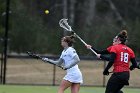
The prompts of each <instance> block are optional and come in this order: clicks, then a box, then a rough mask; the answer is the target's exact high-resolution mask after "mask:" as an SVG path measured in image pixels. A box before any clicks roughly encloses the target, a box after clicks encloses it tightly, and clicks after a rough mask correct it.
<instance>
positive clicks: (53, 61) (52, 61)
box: [42, 58, 63, 66]
mask: <svg viewBox="0 0 140 93" xmlns="http://www.w3.org/2000/svg"><path fill="white" fill-rule="evenodd" d="M42 60H43V61H44V62H51V63H54V64H56V65H58V66H60V65H62V63H63V59H62V58H59V59H58V60H52V59H48V58H42Z"/></svg>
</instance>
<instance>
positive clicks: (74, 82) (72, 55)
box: [42, 36, 83, 93]
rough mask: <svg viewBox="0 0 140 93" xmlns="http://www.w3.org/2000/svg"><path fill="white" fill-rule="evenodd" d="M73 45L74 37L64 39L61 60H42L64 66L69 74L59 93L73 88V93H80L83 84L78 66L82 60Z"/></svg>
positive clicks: (65, 77) (63, 81)
mask: <svg viewBox="0 0 140 93" xmlns="http://www.w3.org/2000/svg"><path fill="white" fill-rule="evenodd" d="M73 43H74V36H65V37H63V38H62V40H61V45H62V47H63V48H64V50H63V51H62V53H61V56H60V58H59V59H58V60H57V61H54V60H51V59H48V58H43V59H42V60H44V61H49V62H52V63H55V64H57V65H59V66H62V67H63V69H64V70H66V72H67V74H66V75H65V76H64V78H63V80H62V82H61V84H60V87H59V90H58V93H64V91H65V89H67V88H68V87H71V93H78V92H79V89H80V84H81V83H83V77H82V73H81V71H80V69H79V67H78V65H77V63H79V62H80V59H79V56H78V55H77V53H76V51H75V49H74V48H73V47H72V44H73Z"/></svg>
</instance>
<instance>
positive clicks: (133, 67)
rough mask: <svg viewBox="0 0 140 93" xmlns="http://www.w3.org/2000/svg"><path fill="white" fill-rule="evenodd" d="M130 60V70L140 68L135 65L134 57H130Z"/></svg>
mask: <svg viewBox="0 0 140 93" xmlns="http://www.w3.org/2000/svg"><path fill="white" fill-rule="evenodd" d="M130 61H131V63H132V65H131V66H130V70H134V69H135V68H138V69H140V68H139V66H138V65H137V62H136V59H135V58H131V59H130Z"/></svg>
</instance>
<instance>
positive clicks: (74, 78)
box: [63, 71, 83, 84]
mask: <svg viewBox="0 0 140 93" xmlns="http://www.w3.org/2000/svg"><path fill="white" fill-rule="evenodd" d="M63 79H64V80H68V81H69V82H71V83H81V84H82V83H83V77H82V73H81V72H80V71H79V72H76V73H67V74H66V75H65V77H64V78H63Z"/></svg>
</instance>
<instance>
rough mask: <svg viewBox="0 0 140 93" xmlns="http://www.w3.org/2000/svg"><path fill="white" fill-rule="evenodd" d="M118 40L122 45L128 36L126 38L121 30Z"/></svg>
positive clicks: (124, 31)
mask: <svg viewBox="0 0 140 93" xmlns="http://www.w3.org/2000/svg"><path fill="white" fill-rule="evenodd" d="M117 36H118V38H119V39H120V41H121V43H122V44H125V42H126V40H127V38H128V36H127V31H126V30H122V31H121V32H120V33H119V34H118V35H117Z"/></svg>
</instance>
